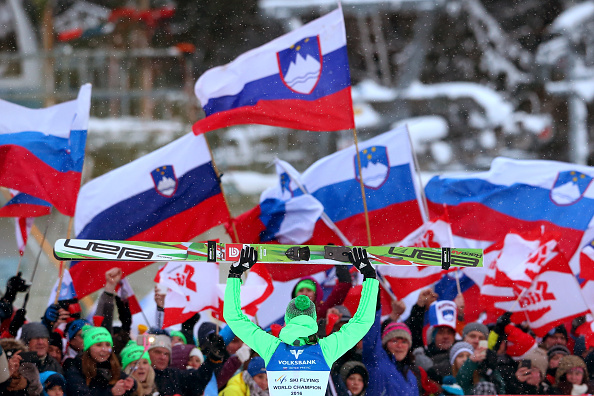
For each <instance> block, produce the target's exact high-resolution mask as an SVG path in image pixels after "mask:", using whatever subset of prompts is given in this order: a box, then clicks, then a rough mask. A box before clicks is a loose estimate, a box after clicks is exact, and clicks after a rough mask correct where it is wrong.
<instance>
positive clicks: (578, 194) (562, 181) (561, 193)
mask: <svg viewBox="0 0 594 396" xmlns="http://www.w3.org/2000/svg"><path fill="white" fill-rule="evenodd" d="M591 182H592V177H590V176H588V175H585V174H583V173H582V172H578V171H563V172H559V174H558V175H557V180H555V184H554V185H553V188H552V189H551V193H550V197H551V201H553V202H554V203H556V204H557V205H562V206H565V205H572V204H574V203H576V202H577V201H579V200H580V199H581V198H582V197H583V196H584V193H585V192H586V190H587V189H588V187H589V186H590V183H591Z"/></svg>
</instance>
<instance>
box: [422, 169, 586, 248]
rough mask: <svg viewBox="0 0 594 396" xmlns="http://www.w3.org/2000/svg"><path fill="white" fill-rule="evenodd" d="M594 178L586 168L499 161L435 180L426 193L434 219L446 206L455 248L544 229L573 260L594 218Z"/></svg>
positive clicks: (483, 245) (474, 245) (477, 245)
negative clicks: (485, 169) (484, 169)
mask: <svg viewBox="0 0 594 396" xmlns="http://www.w3.org/2000/svg"><path fill="white" fill-rule="evenodd" d="M593 177H594V168H593V167H588V166H582V165H576V164H570V163H564V162H557V161H540V160H512V159H508V158H496V159H495V160H494V161H493V163H492V164H491V169H490V170H489V171H488V172H481V173H474V174H464V175H456V176H448V177H446V176H436V177H434V178H433V179H431V180H430V181H429V183H428V184H427V186H426V187H425V193H426V196H427V203H428V206H429V212H430V214H431V218H433V217H434V216H439V215H441V214H442V213H443V211H444V205H446V206H447V211H448V212H449V218H450V221H451V224H452V231H453V233H454V243H455V245H456V246H457V247H479V248H485V247H487V246H489V245H491V244H492V243H494V242H496V241H499V240H502V239H503V238H504V236H505V235H506V234H507V233H508V232H510V230H512V229H515V230H518V231H527V230H530V229H532V228H534V227H536V226H541V225H543V226H545V227H546V228H547V229H550V230H555V231H557V232H558V233H559V234H560V239H559V248H560V249H561V252H562V253H563V254H564V255H565V256H566V257H571V256H572V255H573V253H574V252H575V250H576V249H577V247H578V245H579V242H580V239H581V237H582V235H583V233H584V231H585V230H586V229H587V228H588V226H589V224H590V221H591V220H592V218H593V216H594V188H593V187H592V186H591V184H592V183H591V182H592V178H593Z"/></svg>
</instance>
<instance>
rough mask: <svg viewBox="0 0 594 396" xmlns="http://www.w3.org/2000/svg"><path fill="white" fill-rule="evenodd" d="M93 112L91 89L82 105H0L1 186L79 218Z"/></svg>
mask: <svg viewBox="0 0 594 396" xmlns="http://www.w3.org/2000/svg"><path fill="white" fill-rule="evenodd" d="M90 107H91V84H85V85H83V86H82V87H81V88H80V91H79V93H78V98H77V99H76V100H73V101H70V102H64V103H61V104H58V105H55V106H51V107H48V108H45V109H29V108H26V107H23V106H19V105H16V104H14V103H10V102H6V101H4V100H0V158H2V162H0V185H1V186H5V187H9V188H14V189H16V190H18V191H21V192H24V193H27V194H31V195H33V196H35V197H38V198H40V199H42V200H44V201H47V202H49V203H51V204H52V205H54V206H55V207H56V209H58V210H59V211H60V212H61V213H63V214H65V215H67V216H74V210H75V206H76V197H77V194H78V191H79V189H80V179H81V172H82V167H83V161H84V157H85V144H86V140H87V125H88V123H89V110H90Z"/></svg>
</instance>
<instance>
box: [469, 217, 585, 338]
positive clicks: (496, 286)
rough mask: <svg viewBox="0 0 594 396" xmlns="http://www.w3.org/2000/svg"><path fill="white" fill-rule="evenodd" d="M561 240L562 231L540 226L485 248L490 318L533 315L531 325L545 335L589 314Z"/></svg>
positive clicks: (483, 291) (485, 295) (484, 291)
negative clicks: (508, 313)
mask: <svg viewBox="0 0 594 396" xmlns="http://www.w3.org/2000/svg"><path fill="white" fill-rule="evenodd" d="M558 238H559V235H558V234H557V232H554V231H547V230H543V229H541V228H540V227H539V228H535V229H532V230H530V231H527V232H521V233H518V232H510V233H509V234H507V235H506V236H505V238H504V239H503V240H501V241H499V242H497V243H496V244H494V245H493V246H491V247H489V248H488V249H486V250H485V261H486V263H485V266H486V268H487V273H486V276H485V279H484V283H483V287H482V289H481V302H482V303H483V304H484V305H485V308H486V311H487V314H488V318H487V322H492V321H493V322H494V321H495V319H497V317H499V316H500V315H501V314H502V313H504V312H505V311H512V312H514V314H513V316H512V320H513V321H515V322H517V323H519V322H522V321H523V320H525V319H528V321H529V322H530V328H531V329H532V330H533V331H534V333H535V334H536V335H537V336H539V337H542V336H543V335H545V334H546V333H547V331H549V330H550V329H552V328H553V327H555V326H557V325H559V324H560V323H565V322H566V321H569V320H571V319H572V318H574V317H577V316H580V315H584V314H586V313H587V312H588V307H587V306H586V303H585V302H584V299H583V298H582V295H581V292H580V287H579V284H578V281H577V279H576V278H575V276H574V274H573V273H572V271H571V269H570V267H569V263H568V261H567V259H566V258H565V256H564V255H563V254H562V253H561V252H560V249H559V244H558V242H557V240H558ZM518 298H519V302H518V303H516V300H517V299H518ZM568 302H570V303H568Z"/></svg>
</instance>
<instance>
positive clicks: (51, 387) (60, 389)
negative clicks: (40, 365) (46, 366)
mask: <svg viewBox="0 0 594 396" xmlns="http://www.w3.org/2000/svg"><path fill="white" fill-rule="evenodd" d="M39 380H40V381H41V385H42V386H43V392H42V393H41V396H62V395H64V392H65V391H66V380H65V379H64V376H63V375H62V374H60V373H56V372H55V371H46V372H45V373H41V374H40V376H39Z"/></svg>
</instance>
